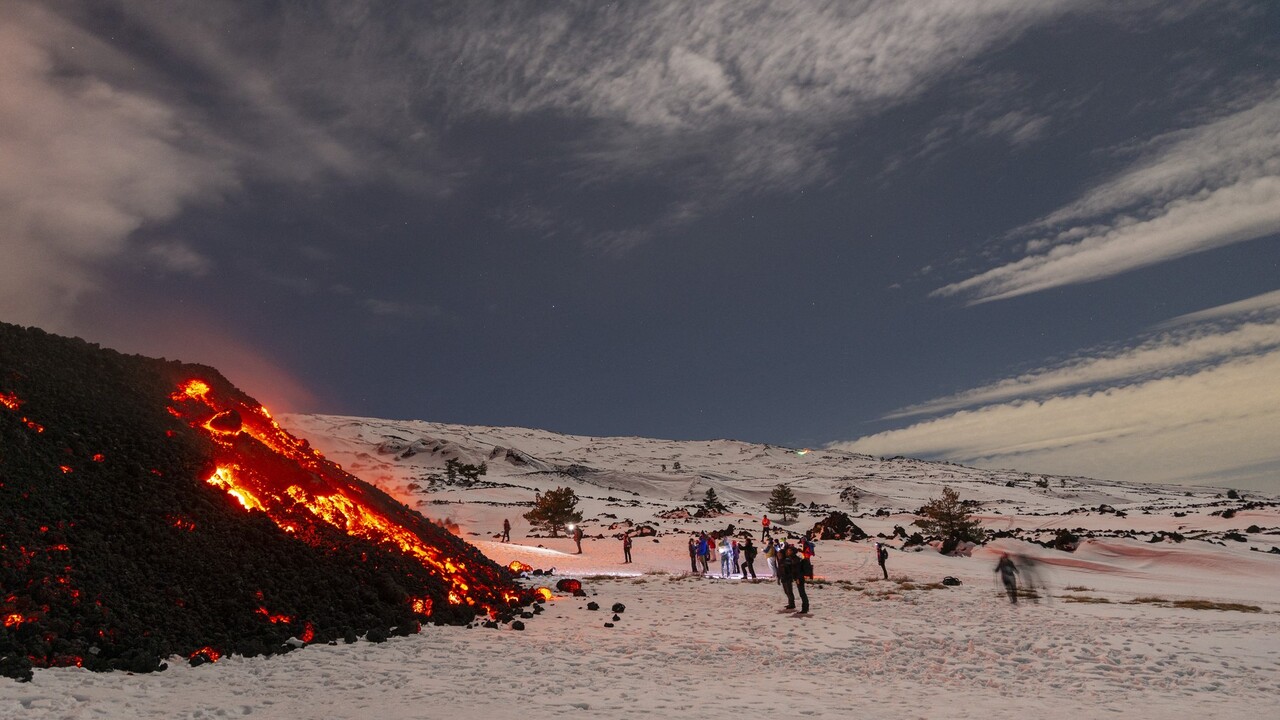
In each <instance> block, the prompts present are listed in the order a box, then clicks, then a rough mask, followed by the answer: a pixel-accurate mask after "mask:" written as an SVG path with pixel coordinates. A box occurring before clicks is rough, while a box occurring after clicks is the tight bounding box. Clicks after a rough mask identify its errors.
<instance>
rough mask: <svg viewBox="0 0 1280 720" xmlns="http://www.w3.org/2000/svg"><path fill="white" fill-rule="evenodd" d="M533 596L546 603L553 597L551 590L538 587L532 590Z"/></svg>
mask: <svg viewBox="0 0 1280 720" xmlns="http://www.w3.org/2000/svg"><path fill="white" fill-rule="evenodd" d="M533 594H534V596H535V597H537V598H538V599H539V600H543V601H546V602H549V601H550V600H551V598H552V597H554V595H553V594H552V592H551V588H549V587H540V588H538V589H537V590H534V591H533Z"/></svg>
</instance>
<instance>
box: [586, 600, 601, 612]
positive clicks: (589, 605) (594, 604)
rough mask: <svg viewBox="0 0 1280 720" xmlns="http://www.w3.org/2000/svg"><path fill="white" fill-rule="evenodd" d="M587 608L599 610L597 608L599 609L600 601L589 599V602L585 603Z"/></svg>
mask: <svg viewBox="0 0 1280 720" xmlns="http://www.w3.org/2000/svg"><path fill="white" fill-rule="evenodd" d="M587 609H588V610H599V609H600V603H598V602H595V601H594V600H593V601H591V602H589V603H587Z"/></svg>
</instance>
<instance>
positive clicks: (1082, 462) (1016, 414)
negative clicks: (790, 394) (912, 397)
mask: <svg viewBox="0 0 1280 720" xmlns="http://www.w3.org/2000/svg"><path fill="white" fill-rule="evenodd" d="M1161 329H1163V331H1160V332H1157V333H1156V334H1155V335H1153V336H1152V337H1149V338H1146V339H1143V340H1141V341H1140V342H1136V343H1134V344H1131V345H1128V346H1125V347H1118V348H1102V349H1096V350H1094V351H1090V352H1085V353H1082V354H1081V355H1080V356H1079V357H1078V358H1076V359H1074V360H1071V361H1068V362H1066V363H1061V364H1059V365H1056V366H1053V367H1047V368H1042V369H1039V370H1035V371H1032V372H1028V373H1023V374H1020V375H1018V376H1016V377H1011V378H1006V379H1003V380H999V381H996V382H993V383H990V384H987V385H984V386H981V387H977V388H973V389H970V390H967V391H965V392H961V393H957V394H955V395H951V396H946V397H941V398H937V399H935V400H933V401H930V402H926V403H923V404H920V405H916V406H912V407H909V408H903V409H901V410H899V411H896V412H893V413H890V414H889V415H888V416H887V418H890V419H892V418H909V417H918V416H922V415H935V414H939V413H941V415H939V416H938V417H935V418H931V419H927V420H921V421H919V422H916V423H914V424H911V425H909V426H907V427H904V428H900V429H896V430H888V431H885V432H881V433H876V434H874V435H869V436H866V437H862V438H858V439H856V440H852V441H847V442H837V443H833V444H832V445H831V447H834V448H839V449H843V450H850V451H853V452H860V453H866V454H871V455H910V456H917V457H922V458H930V459H946V460H952V461H955V462H960V463H964V464H972V465H977V466H979V467H987V468H996V467H999V468H1017V469H1020V470H1025V471H1028V472H1042V473H1049V474H1057V475H1081V476H1090V477H1097V478H1101V479H1107V480H1124V481H1137V482H1172V483H1179V484H1205V485H1232V486H1238V487H1242V488H1252V489H1260V490H1271V491H1274V487H1275V479H1276V477H1277V476H1278V475H1280V460H1278V459H1277V458H1276V457H1275V452H1274V447H1275V439H1276V438H1277V437H1280V382H1277V380H1276V379H1277V378H1280V292H1272V293H1266V294H1263V295H1259V296H1256V297H1253V298H1248V299H1246V300H1243V301H1240V302H1237V303H1232V304H1230V305H1223V306H1220V307H1216V308H1210V309H1208V310H1205V311H1202V312H1199V313H1194V314H1189V315H1186V316H1182V317H1180V318H1175V319H1173V320H1171V321H1169V322H1167V323H1164V324H1163V325H1162V326H1161V328H1157V330H1161Z"/></svg>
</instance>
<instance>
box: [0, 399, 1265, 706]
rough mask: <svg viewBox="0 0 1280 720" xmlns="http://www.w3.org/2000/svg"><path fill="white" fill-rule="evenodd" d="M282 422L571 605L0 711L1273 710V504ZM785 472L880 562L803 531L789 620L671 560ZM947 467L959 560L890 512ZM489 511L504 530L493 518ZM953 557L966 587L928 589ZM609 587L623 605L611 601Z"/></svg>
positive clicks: (833, 461)
mask: <svg viewBox="0 0 1280 720" xmlns="http://www.w3.org/2000/svg"><path fill="white" fill-rule="evenodd" d="M280 421H281V423H282V424H283V425H284V426H285V427H286V428H287V429H289V430H290V431H291V432H293V433H294V434H297V435H300V436H302V437H305V438H307V439H309V440H310V442H311V443H312V444H313V445H314V446H315V447H317V448H319V449H320V450H321V451H323V452H324V453H325V454H326V455H327V456H328V457H330V458H331V459H333V460H335V461H336V462H338V463H340V464H342V465H343V466H344V467H346V468H347V469H348V470H350V471H352V472H354V473H355V474H356V475H359V476H360V477H362V478H363V479H365V480H368V481H370V482H374V483H376V484H379V485H380V486H382V487H383V488H384V489H385V490H387V491H389V492H391V493H392V494H394V495H396V496H397V497H399V498H400V499H402V500H403V501H404V502H405V503H407V504H409V505H410V506H412V507H414V508H416V509H418V510H420V511H422V512H423V513H424V514H427V515H429V516H433V517H436V518H438V519H445V518H448V519H450V520H452V521H453V522H455V523H457V524H458V526H459V528H458V532H459V533H460V534H461V535H462V536H463V537H464V538H466V539H467V540H469V541H470V542H472V543H474V544H475V545H477V546H478V547H479V548H480V549H481V550H482V551H483V552H484V553H485V554H487V555H489V556H490V557H491V558H493V559H495V560H497V561H499V562H502V563H509V562H511V561H513V560H520V561H522V562H524V563H528V564H530V565H532V566H534V567H537V568H551V567H554V568H555V569H556V576H564V575H571V576H574V577H578V578H581V579H583V581H584V584H585V588H586V590H587V592H588V597H586V598H575V597H570V596H565V595H559V596H557V597H556V598H555V599H554V600H553V601H552V602H551V603H549V604H548V605H547V609H546V612H544V613H542V614H540V615H538V616H536V617H534V618H533V619H530V620H528V621H527V624H528V627H527V629H526V630H525V631H524V632H517V631H515V630H514V629H513V628H512V627H509V626H500V627H498V628H496V629H488V628H481V627H476V628H474V629H467V628H451V627H427V628H423V631H422V632H421V633H420V634H416V635H411V636H409V637H402V638H393V639H392V640H390V641H389V642H386V643H383V644H381V645H374V644H372V643H368V642H358V643H356V644H353V645H341V644H340V645H336V646H332V647H329V646H320V647H309V648H306V649H305V650H303V651H300V652H296V653H290V654H288V655H285V656H283V657H274V658H269V659H268V658H251V659H249V658H242V657H228V658H223V659H222V660H220V661H219V662H218V663H216V664H214V665H204V666H201V667H198V668H192V667H188V666H187V665H185V664H182V663H181V661H180V660H177V661H176V662H175V667H173V668H171V669H170V670H168V671H166V672H163V673H157V674H151V675H145V676H132V675H124V674H119V673H117V674H113V675H96V674H92V673H88V672H86V671H83V670H78V669H76V668H60V669H55V670H42V671H37V672H36V676H35V679H34V681H33V682H32V683H30V684H27V685H22V686H19V685H17V684H7V685H6V684H3V683H0V718H8V717H15V718H16V717H22V718H24V719H29V720H47V719H52V718H64V717H132V718H157V719H158V718H211V717H228V716H237V717H239V716H245V717H256V718H290V719H291V720H292V719H294V718H368V717H379V718H386V719H387V720H401V719H404V720H407V719H409V718H446V717H447V718H450V719H451V720H480V719H482V718H492V717H503V716H505V715H508V714H512V713H513V712H518V713H519V714H520V716H521V717H523V718H527V719H529V720H534V719H538V718H560V717H567V716H577V717H587V716H590V717H601V718H613V717H655V718H664V719H671V718H699V719H704V718H716V717H736V716H738V715H741V714H751V715H757V714H758V715H764V716H769V717H816V718H822V717H831V718H836V717H840V718H843V717H848V716H850V715H859V716H867V717H876V718H983V719H987V718H1021V717H1030V716H1034V717H1040V718H1047V719H1050V720H1053V719H1062V720H1066V719H1068V718H1071V719H1075V718H1092V717H1102V716H1119V717H1125V718H1128V719H1129V720H1137V719H1141V718H1152V719H1155V718H1160V719H1164V718H1192V717H1194V718H1240V717H1271V716H1272V715H1274V714H1275V713H1274V712H1273V710H1272V709H1274V708H1276V707H1280V641H1278V640H1277V638H1280V552H1277V553H1273V552H1270V551H1271V549H1272V548H1273V547H1274V546H1276V545H1280V512H1278V509H1277V507H1276V505H1275V504H1274V502H1273V500H1274V499H1272V498H1261V497H1255V496H1248V497H1246V498H1243V499H1234V498H1230V497H1227V495H1226V491H1223V490H1218V489H1213V488H1184V487H1176V488H1173V487H1155V486H1147V485H1135V484H1124V483H1106V482H1098V481H1094V480H1088V479H1084V478H1058V477H1045V476H1040V475H1027V474H1024V473H1018V472H1014V471H1008V472H990V471H984V470H975V469H972V468H965V467H959V466H955V465H949V464H945V463H929V462H921V461H916V460H908V459H888V460H881V459H878V458H871V457H866V456H862V455H853V454H847V453H840V452H830V451H825V450H815V451H812V452H808V453H805V454H799V453H798V452H797V451H796V450H795V449H790V448H782V447H770V446H764V445H752V444H746V443H739V442H733V441H728V440H715V441H709V442H674V441H666V440H652V439H644V438H591V437H575V436H566V435H558V434H555V433H549V432H542V431H536V430H525V429H518V428H491V427H464V426H457V425H442V424H437V423H426V422H402V421H388V420H373V419H360V418H348V417H333V416H305V415H294V416H285V417H283V418H281V419H280ZM449 459H458V460H459V461H461V462H464V463H470V464H479V463H481V462H485V463H487V466H488V469H489V472H488V474H486V475H485V476H483V477H482V478H481V479H480V481H479V482H477V483H475V484H474V485H471V486H464V485H461V484H449V483H448V482H446V481H445V480H444V467H445V463H446V461H447V460H449ZM677 462H678V463H680V467H679V469H676V468H675V464H676V463H677ZM664 465H665V466H666V467H665V469H664V467H663V466H664ZM779 483H787V484H789V485H790V486H791V488H792V489H793V490H794V492H795V494H796V495H797V496H798V498H799V499H800V500H801V501H802V502H804V503H813V504H814V505H813V507H812V509H807V510H806V511H805V512H804V513H802V514H801V517H800V518H799V519H798V520H796V521H795V522H792V523H790V524H788V525H787V526H786V529H787V530H790V531H792V532H802V531H804V530H807V529H809V528H811V527H812V526H813V524H814V523H815V522H817V520H818V519H819V518H820V517H823V516H825V515H826V514H827V512H829V511H830V510H833V509H841V510H846V511H848V510H849V506H848V505H847V504H846V503H844V502H843V501H842V500H841V493H842V491H844V490H846V489H847V488H849V487H853V488H856V492H857V493H858V495H859V503H860V504H859V509H858V510H857V511H856V512H851V515H852V516H853V519H854V521H855V522H856V523H857V524H858V525H859V526H860V527H861V528H862V529H863V530H865V531H866V532H868V533H870V534H871V535H873V536H875V535H878V534H881V535H884V536H885V537H884V538H883V539H884V540H885V541H886V542H887V543H888V545H889V546H890V547H891V548H893V549H892V551H891V553H890V558H889V561H888V572H889V579H887V580H886V579H884V578H883V577H882V574H881V572H880V569H879V568H878V567H877V565H876V562H875V560H874V557H873V548H872V541H871V540H867V541H861V542H850V541H826V542H820V543H819V544H818V547H817V556H816V557H815V572H816V579H815V580H814V581H813V582H811V583H810V584H809V587H808V593H809V597H810V599H811V601H812V606H813V607H812V609H813V612H812V614H811V615H810V616H808V617H800V616H795V615H792V614H790V613H782V612H779V609H780V608H781V606H782V604H783V597H782V592H781V590H780V589H779V587H778V585H776V584H775V583H774V582H773V581H772V580H771V579H769V571H768V569H767V566H766V565H765V563H764V561H763V559H761V560H759V561H757V563H756V565H757V573H758V575H759V576H760V579H759V580H757V581H751V580H743V579H741V578H739V577H728V578H722V577H720V576H719V574H718V572H713V573H711V574H710V575H708V576H705V577H704V576H702V575H700V574H693V573H690V572H689V558H688V554H687V538H688V537H689V533H691V532H696V531H699V530H710V529H719V528H723V527H725V526H726V525H728V524H730V523H734V524H736V525H738V526H740V527H746V528H750V529H752V530H754V531H756V532H757V533H758V530H759V528H760V516H761V514H762V513H763V512H764V502H765V500H766V498H767V497H768V494H769V492H770V491H771V490H772V488H773V487H774V486H775V485H777V484H779ZM944 485H949V486H951V487H953V488H955V489H956V490H957V491H958V492H959V494H960V496H961V497H962V498H964V499H969V500H974V501H977V502H978V503H979V505H978V508H977V513H978V516H979V517H980V519H981V520H982V522H983V524H984V525H985V526H986V527H987V528H988V529H991V530H993V531H997V532H998V533H1000V534H1001V535H1002V537H999V538H997V539H994V540H993V541H992V542H991V543H989V544H988V545H986V546H982V547H978V548H974V549H972V550H971V551H970V552H969V553H967V554H963V555H961V556H958V557H950V556H944V555H941V554H939V553H938V552H937V551H936V550H935V549H934V548H933V547H931V546H923V547H919V546H917V547H912V548H906V549H904V548H903V545H904V543H903V540H902V538H901V537H900V536H898V537H892V536H893V533H894V529H895V527H896V526H901V527H903V528H904V529H906V530H907V531H908V532H910V531H913V530H914V528H912V526H911V522H912V521H913V520H914V519H915V516H914V515H913V514H911V513H912V511H913V510H915V509H917V508H919V506H920V505H922V504H923V503H924V502H925V501H926V500H928V499H929V498H933V497H937V496H938V495H939V494H940V493H941V490H942V487H943V486H944ZM557 486H569V487H572V488H573V489H574V490H575V492H576V493H577V494H578V495H579V497H580V498H581V499H582V500H581V503H580V506H579V507H580V509H582V510H583V511H584V516H585V521H584V523H583V525H584V526H585V527H586V531H587V538H586V539H585V540H584V541H583V544H582V549H583V553H582V554H581V555H578V554H574V552H573V550H574V546H573V542H572V541H571V540H569V539H567V538H547V537H538V536H535V535H532V534H530V532H529V526H528V524H527V523H526V522H525V521H524V519H523V518H522V517H521V515H522V513H524V512H526V511H527V510H528V507H529V504H530V502H531V501H532V499H533V496H534V493H536V492H538V491H540V490H546V489H551V488H555V487H557ZM708 488H714V489H715V491H716V494H717V495H719V496H720V498H721V499H722V500H723V501H725V502H726V503H727V504H728V505H729V506H730V512H729V513H728V514H726V515H720V516H716V517H708V518H696V517H692V518H690V517H681V515H683V514H681V513H671V512H670V511H672V510H678V509H691V508H693V507H694V506H696V505H697V504H698V503H699V501H700V500H701V499H702V497H703V496H704V495H705V493H706V491H707V489H708ZM504 518H505V519H508V520H510V521H511V524H512V539H511V542H509V543H504V542H500V541H499V540H498V538H497V534H498V532H499V530H500V528H501V526H502V520H503V519H504ZM774 520H777V518H774ZM636 524H645V525H649V526H650V527H654V528H656V530H657V532H658V534H657V535H656V536H654V537H642V538H638V539H637V541H636V543H635V547H634V549H633V556H634V558H635V562H634V563H632V564H623V563H622V548H621V543H620V542H619V540H618V536H619V535H620V534H621V532H622V531H623V530H625V529H626V528H627V527H628V526H629V525H636ZM1059 528H1065V529H1068V530H1071V531H1072V532H1074V533H1076V534H1077V535H1080V536H1081V537H1082V541H1081V543H1080V546H1079V547H1078V549H1076V550H1075V551H1074V552H1065V551H1061V550H1054V549H1050V548H1046V547H1043V546H1041V545H1037V544H1033V543H1032V542H1030V541H1035V540H1047V539H1050V538H1051V537H1053V536H1054V535H1055V534H1056V533H1057V531H1058V529H1059ZM1175 533H1176V535H1175ZM1179 538H1181V541H1180V542H1179V541H1178V540H1179ZM1003 552H1009V553H1018V554H1021V555H1024V556H1026V557H1029V558H1032V559H1033V561H1034V565H1024V566H1023V567H1024V569H1034V570H1035V573H1036V574H1037V575H1038V581H1039V590H1038V594H1039V596H1040V598H1039V602H1038V603H1031V602H1028V601H1027V600H1029V599H1030V598H1024V600H1023V602H1020V603H1019V604H1017V605H1011V604H1010V603H1009V602H1008V601H1007V600H1006V599H1005V597H1004V596H1003V594H1002V593H1001V592H1000V590H999V589H998V588H997V585H996V583H995V582H994V579H993V574H992V568H993V566H994V565H995V563H996V559H997V558H998V557H999V555H1000V554H1001V553H1003ZM716 569H718V568H716ZM947 576H952V577H955V578H958V579H959V580H960V581H961V582H962V584H961V585H959V586H954V587H948V586H944V585H942V584H940V583H939V582H938V581H939V580H941V579H942V578H944V577H947ZM553 579H554V578H553ZM533 581H534V582H545V578H534V579H533ZM588 601H594V602H598V603H599V606H600V609H599V610H598V611H592V610H591V609H589V606H588V605H587V602H588ZM614 603H621V604H622V605H624V606H625V609H624V610H623V611H622V612H619V613H616V614H615V613H611V612H607V610H609V609H610V608H611V607H612V606H613V604H614Z"/></svg>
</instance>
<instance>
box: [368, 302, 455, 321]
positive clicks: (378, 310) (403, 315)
mask: <svg viewBox="0 0 1280 720" xmlns="http://www.w3.org/2000/svg"><path fill="white" fill-rule="evenodd" d="M360 305H361V306H362V307H363V308H364V309H365V310H367V311H368V312H370V313H372V314H374V315H377V316H380V317H389V318H398V319H401V320H443V319H445V318H447V317H449V315H448V313H446V312H445V310H444V309H443V308H441V307H439V306H437V305H423V304H420V303H403V302H397V301H392V300H379V299H376V298H368V299H366V300H364V301H362V302H361V303H360Z"/></svg>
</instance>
